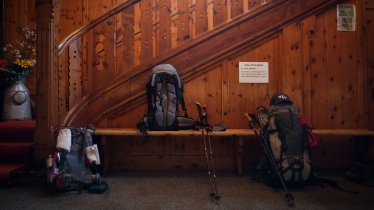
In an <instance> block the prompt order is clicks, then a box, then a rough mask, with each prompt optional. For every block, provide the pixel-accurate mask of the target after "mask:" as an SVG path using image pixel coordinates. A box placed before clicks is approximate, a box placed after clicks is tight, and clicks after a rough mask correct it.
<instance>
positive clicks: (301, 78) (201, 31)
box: [50, 0, 374, 169]
mask: <svg viewBox="0 0 374 210" xmlns="http://www.w3.org/2000/svg"><path fill="white" fill-rule="evenodd" d="M121 2H125V1H120V0H103V1H89V0H82V1H76V0H75V1H72V0H64V1H59V8H60V13H61V16H60V19H59V22H58V27H59V28H60V30H59V34H58V37H59V40H62V39H63V38H64V37H66V36H67V35H69V34H70V33H71V32H73V31H74V30H76V29H78V28H79V27H81V26H84V25H86V24H88V23H90V22H91V21H92V20H94V19H95V18H97V17H99V16H100V15H102V14H104V13H105V12H106V11H108V10H109V9H110V8H112V7H113V6H115V5H117V4H119V3H121ZM269 2H272V1H264V0H239V1H223V0H222V1H221V0H217V1H215V0H214V1H213V0H205V1H198V0H182V1H171V0H166V1H159V0H143V1H141V3H137V4H134V5H133V6H131V7H130V8H128V9H126V10H125V11H123V12H121V13H120V14H118V15H115V16H113V17H111V18H109V19H108V20H106V21H104V22H103V23H101V24H99V25H98V26H96V27H95V28H94V29H93V30H92V31H90V32H88V33H87V34H86V35H85V36H83V38H82V39H81V40H79V42H77V44H76V45H72V46H75V48H74V47H71V48H70V49H69V50H67V51H65V52H63V54H62V57H64V55H67V54H68V51H69V52H70V55H69V57H70V60H69V57H64V59H61V60H60V66H61V68H62V69H68V68H67V67H68V66H70V67H71V68H72V69H71V70H70V72H68V71H64V70H62V71H58V74H59V75H58V78H59V79H60V82H59V83H58V84H59V95H58V96H56V97H58V100H59V101H58V103H59V122H62V120H63V118H64V117H65V116H66V114H67V113H68V111H69V110H70V109H71V108H72V107H74V105H75V104H77V103H79V101H80V100H81V99H82V98H83V97H85V96H90V95H89V94H90V93H92V92H95V91H96V92H97V91H100V90H101V89H105V88H106V87H107V86H108V85H109V84H111V83H113V82H115V81H118V80H117V79H118V78H130V77H132V76H134V75H136V74H137V73H138V71H142V70H144V69H146V68H148V67H150V66H148V65H150V64H152V63H155V60H156V61H161V60H162V59H163V58H165V57H167V56H168V55H169V54H170V52H176V51H177V50H178V49H182V48H183V47H186V46H188V45H190V44H191V43H193V41H194V40H198V39H199V38H202V37H204V36H205V35H206V34H207V33H209V32H211V31H213V30H215V29H219V28H220V27H223V26H224V24H225V23H228V22H229V21H233V22H234V21H235V20H239V19H240V16H241V15H243V14H245V13H248V12H251V11H255V10H256V8H260V6H263V5H266V3H269ZM279 2H281V1H279ZM342 3H352V4H354V5H355V6H356V12H357V20H356V24H357V27H356V28H357V29H356V31H354V32H338V31H337V29H336V28H337V27H336V8H335V7H332V8H330V9H328V10H327V11H321V12H320V13H316V14H313V15H309V16H307V17H303V18H302V19H298V20H296V21H293V22H290V23H288V24H287V25H284V26H283V27H282V28H281V30H279V31H277V33H274V34H273V35H272V36H271V37H266V39H263V40H261V41H260V42H256V45H253V46H250V47H248V48H246V49H242V50H240V51H238V52H237V53H236V54H234V55H230V56H227V57H225V58H223V59H220V60H218V61H217V62H215V63H214V64H212V65H210V66H207V67H206V68H205V70H204V72H202V73H201V75H200V76H198V77H196V78H193V79H192V80H189V81H188V82H187V83H186V84H185V100H186V102H187V108H188V110H189V114H190V115H191V116H192V117H193V118H197V112H196V108H195V105H194V102H195V101H200V102H202V103H206V104H207V106H208V112H209V117H210V121H211V122H212V123H214V122H224V123H225V124H226V125H227V126H228V127H229V128H246V127H247V123H246V121H245V119H244V117H243V116H242V113H243V112H254V111H255V108H256V107H257V106H258V105H268V103H269V99H270V97H271V96H272V95H273V94H274V93H276V92H278V91H284V92H286V93H287V94H289V95H290V96H291V98H292V99H293V100H294V102H295V103H296V104H297V105H298V107H299V108H300V111H301V113H302V114H303V115H305V116H306V117H307V118H309V119H310V120H311V122H312V124H313V126H314V127H316V128H371V129H373V128H374V125H373V123H372V122H371V121H372V120H373V119H374V114H373V113H372V112H371V111H370V110H371V109H372V108H373V107H374V97H373V95H374V85H373V81H374V73H373V65H374V64H373V63H374V53H373V49H374V44H373V41H372V40H371V38H370V35H371V34H372V33H373V25H372V21H373V18H374V16H373V4H372V3H371V1H369V0H366V1H360V0H344V1H342ZM268 18H271V17H270V16H269V17H268ZM273 21H274V24H277V21H280V20H276V19H273ZM237 30H240V28H238V29H237ZM217 36H219V34H218V35H217ZM232 40H236V37H235V33H233V34H232ZM213 44H215V45H220V44H221V45H224V44H225V43H213ZM214 49H215V48H214V46H212V47H211V48H210V49H201V50H205V51H209V50H211V51H214ZM77 51H81V54H79V55H78V54H77V55H75V54H74V53H76V52H77ZM185 53H186V55H188V52H185ZM77 56H78V57H79V58H80V60H78V61H77V59H75V58H76V57H77ZM191 56H193V55H191ZM74 60H75V62H72V61H74ZM242 61H264V62H269V75H270V76H269V83H267V84H241V83H239V82H238V79H239V78H238V77H239V76H238V63H239V62H242ZM196 62H198V61H196ZM74 66H75V67H81V68H74ZM74 75H76V76H74ZM139 78H140V77H139ZM139 78H136V77H135V79H134V80H132V81H131V82H130V83H129V85H128V86H126V88H124V89H118V90H117V91H118V92H117V93H118V95H125V94H122V92H123V91H127V92H129V94H128V96H129V97H131V96H133V95H134V94H137V93H138V92H132V91H131V90H137V89H139V88H138V87H137V85H138V84H139V83H138V82H137V80H136V79H139ZM141 78H142V79H143V77H141ZM143 80H144V79H143ZM141 82H142V83H144V82H145V81H141ZM65 84H70V86H66V85H65ZM116 96H117V95H116V94H115V91H114V92H113V95H111V96H109V97H107V98H105V99H100V98H99V99H97V100H102V102H101V104H104V103H109V102H108V101H110V100H111V99H113V98H115V97H116ZM126 96H127V95H126ZM50 100H53V99H50ZM99 104H100V103H99ZM90 111H94V112H95V113H96V112H99V111H105V110H100V106H99V107H89V108H88V112H90ZM145 112H146V104H145V101H144V102H143V103H140V104H138V105H137V106H136V107H135V108H132V109H131V110H130V111H126V112H119V113H114V114H111V115H108V116H106V117H104V119H101V120H100V121H99V122H98V123H97V125H99V126H108V127H135V124H136V123H137V122H138V121H139V120H140V119H141V117H142V116H143V114H144V113H145ZM122 140H124V139H121V138H119V139H118V141H115V143H114V144H115V145H116V146H115V147H114V148H115V149H114V150H115V151H114V160H115V162H114V163H116V164H114V165H115V166H117V167H118V168H117V169H142V168H143V169H144V164H146V162H147V161H149V160H151V159H152V158H155V157H162V158H159V159H160V160H159V161H160V164H161V165H163V166H162V167H161V166H160V167H161V168H163V169H166V168H169V169H170V168H175V166H176V165H181V166H180V167H182V168H193V167H195V166H196V164H191V163H196V161H197V159H198V158H201V156H200V155H199V154H200V153H201V151H200V149H201V148H200V146H201V145H200V143H201V142H199V141H195V140H191V141H189V140H188V139H182V140H181V141H179V139H173V138H167V139H158V141H157V140H155V141H153V142H152V143H151V144H149V145H145V144H143V143H142V142H141V139H134V140H131V139H127V140H128V141H124V142H120V141H122ZM330 140H331V139H330V138H329V139H328V141H325V139H322V142H323V145H325V146H326V147H322V149H321V151H319V152H317V154H320V156H319V157H322V160H324V161H325V160H328V161H326V162H324V163H325V165H326V166H332V165H335V166H343V165H346V164H348V163H349V161H350V160H351V159H352V157H353V155H350V156H349V155H348V156H344V153H347V154H353V152H354V151H353V150H352V139H351V138H345V139H336V140H335V141H334V139H332V140H331V141H330ZM125 142H126V143H125ZM325 142H326V143H325ZM218 144H219V145H220V146H218V148H217V155H218V156H219V158H218V159H219V160H218V162H220V161H221V164H218V165H219V166H220V168H222V169H229V168H230V167H231V165H230V164H231V162H233V157H232V151H231V150H230V148H232V145H231V143H230V142H229V141H227V139H221V140H219V143H218ZM337 144H339V145H340V146H341V145H345V146H341V147H340V148H342V150H339V152H340V153H339V157H341V156H344V157H345V159H339V158H338V157H336V158H334V155H336V154H337V153H335V152H334V151H335V150H333V148H335V147H336V146H337ZM257 146H258V145H257ZM257 146H256V143H255V142H254V141H252V140H249V141H247V142H246V148H247V150H248V151H250V152H251V154H256V152H258V151H257V149H258V147H257ZM326 148H327V149H326ZM121 151H126V152H121ZM185 153H186V154H187V153H188V154H190V156H191V158H190V159H189V158H187V157H186V158H183V157H182V154H185ZM251 154H247V153H246V158H247V159H246V161H247V162H248V161H249V160H250V158H251V157H252V156H251ZM330 158H332V159H330ZM170 161H171V162H170ZM177 162H178V163H177ZM162 163H163V164H162ZM157 165H158V164H157ZM157 165H156V166H157Z"/></svg>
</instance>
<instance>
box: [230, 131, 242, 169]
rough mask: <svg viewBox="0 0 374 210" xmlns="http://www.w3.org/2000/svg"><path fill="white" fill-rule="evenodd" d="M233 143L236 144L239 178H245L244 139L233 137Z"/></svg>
mask: <svg viewBox="0 0 374 210" xmlns="http://www.w3.org/2000/svg"><path fill="white" fill-rule="evenodd" d="M232 138H233V141H234V144H235V151H234V153H235V166H236V172H237V174H238V175H239V176H243V145H244V141H243V137H237V136H233V137H232Z"/></svg>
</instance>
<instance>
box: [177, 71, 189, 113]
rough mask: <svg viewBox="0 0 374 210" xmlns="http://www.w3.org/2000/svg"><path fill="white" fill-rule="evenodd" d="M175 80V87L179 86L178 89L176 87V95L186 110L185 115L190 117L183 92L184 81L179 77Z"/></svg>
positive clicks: (184, 110)
mask: <svg viewBox="0 0 374 210" xmlns="http://www.w3.org/2000/svg"><path fill="white" fill-rule="evenodd" d="M174 82H175V84H174V85H175V87H177V89H176V95H177V98H178V101H179V103H180V104H181V107H182V110H183V112H184V117H188V113H187V108H186V103H185V102H184V94H183V91H184V87H183V82H182V80H180V79H178V78H175V81H174ZM179 84H180V86H179Z"/></svg>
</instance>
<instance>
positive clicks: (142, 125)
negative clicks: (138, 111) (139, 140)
mask: <svg viewBox="0 0 374 210" xmlns="http://www.w3.org/2000/svg"><path fill="white" fill-rule="evenodd" d="M136 128H137V129H138V130H139V131H140V132H141V133H142V134H143V137H144V140H145V141H147V142H148V141H149V140H150V137H149V134H148V132H147V130H148V129H149V114H145V115H144V118H143V119H142V120H140V122H138V124H136Z"/></svg>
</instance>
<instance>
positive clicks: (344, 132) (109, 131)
mask: <svg viewBox="0 0 374 210" xmlns="http://www.w3.org/2000/svg"><path fill="white" fill-rule="evenodd" d="M313 132H314V133H315V134H316V135H319V136H374V130H367V129H314V130H313ZM148 134H149V135H150V136H199V135H201V131H198V130H179V131H148ZM95 135H101V136H141V135H142V133H141V132H139V131H138V130H137V129H135V128H97V129H96V131H95ZM211 135H212V136H254V132H253V130H251V129H227V130H226V131H213V132H211Z"/></svg>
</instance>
